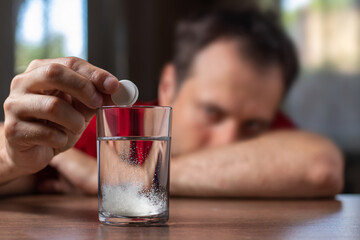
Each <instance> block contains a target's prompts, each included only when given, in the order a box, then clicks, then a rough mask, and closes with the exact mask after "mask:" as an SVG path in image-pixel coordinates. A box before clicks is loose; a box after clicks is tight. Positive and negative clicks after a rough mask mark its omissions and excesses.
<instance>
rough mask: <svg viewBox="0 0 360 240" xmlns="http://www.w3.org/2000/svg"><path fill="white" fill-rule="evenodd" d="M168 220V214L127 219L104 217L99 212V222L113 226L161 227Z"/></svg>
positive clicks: (124, 217) (125, 217) (123, 217)
mask: <svg viewBox="0 0 360 240" xmlns="http://www.w3.org/2000/svg"><path fill="white" fill-rule="evenodd" d="M168 220H169V213H168V212H165V213H161V214H158V215H152V216H141V217H127V216H104V215H103V214H102V213H101V212H99V221H100V222H101V223H103V224H106V225H113V226H144V225H149V226H150V225H151V226H153V225H163V224H165V223H166V222H167V221H168Z"/></svg>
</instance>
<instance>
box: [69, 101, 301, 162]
mask: <svg viewBox="0 0 360 240" xmlns="http://www.w3.org/2000/svg"><path fill="white" fill-rule="evenodd" d="M141 105H157V104H156V102H150V103H144V104H143V103H142V104H141ZM122 124H126V123H122ZM271 129H272V130H276V129H295V125H294V124H293V123H292V122H291V121H290V120H289V118H288V117H287V116H285V115H284V114H283V113H281V112H278V113H277V114H276V116H275V119H274V121H273V123H272V125H271ZM75 148H77V149H79V150H81V151H83V152H85V153H87V154H89V155H90V156H93V157H95V158H96V117H94V118H93V119H92V120H91V121H90V123H89V125H88V127H87V128H86V130H85V131H84V133H83V134H82V136H81V138H80V139H79V141H78V142H77V143H76V144H75Z"/></svg>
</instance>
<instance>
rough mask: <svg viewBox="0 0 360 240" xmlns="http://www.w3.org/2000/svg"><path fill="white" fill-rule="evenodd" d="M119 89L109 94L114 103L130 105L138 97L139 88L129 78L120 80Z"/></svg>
mask: <svg viewBox="0 0 360 240" xmlns="http://www.w3.org/2000/svg"><path fill="white" fill-rule="evenodd" d="M119 85H120V86H119V89H118V90H117V91H116V92H115V93H113V94H111V99H112V100H113V102H114V103H115V104H116V105H122V106H132V105H133V104H134V103H135V102H136V101H137V99H138V97H139V90H138V88H137V87H136V85H135V84H134V83H133V82H131V81H129V80H126V79H124V80H120V81H119Z"/></svg>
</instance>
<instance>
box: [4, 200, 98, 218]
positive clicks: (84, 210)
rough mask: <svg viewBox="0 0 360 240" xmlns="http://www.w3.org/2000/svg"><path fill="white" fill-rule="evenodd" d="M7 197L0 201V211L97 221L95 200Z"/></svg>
mask: <svg viewBox="0 0 360 240" xmlns="http://www.w3.org/2000/svg"><path fill="white" fill-rule="evenodd" d="M39 199H40V198H38V197H36V196H21V197H7V198H3V199H0V211H7V212H9V211H11V212H18V213H26V214H36V215H47V216H53V217H57V218H62V219H72V220H75V219H81V220H82V221H89V220H90V221H97V198H93V197H89V198H84V197H73V198H71V200H69V198H68V197H67V196H61V195H46V196H42V197H41V201H39Z"/></svg>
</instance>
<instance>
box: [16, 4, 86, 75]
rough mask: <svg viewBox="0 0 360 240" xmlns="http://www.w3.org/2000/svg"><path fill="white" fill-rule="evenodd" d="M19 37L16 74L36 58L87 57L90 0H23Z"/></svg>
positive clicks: (18, 21) (18, 29) (18, 27)
mask: <svg viewBox="0 0 360 240" xmlns="http://www.w3.org/2000/svg"><path fill="white" fill-rule="evenodd" d="M15 39H16V40H15V41H16V42H15V73H21V72H23V71H24V70H25V68H26V67H27V65H28V64H29V63H30V62H31V60H33V59H36V58H55V57H63V56H76V57H80V58H83V59H87V1H86V0H24V1H22V4H21V5H20V8H19V12H18V18H17V27H16V35H15Z"/></svg>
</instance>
